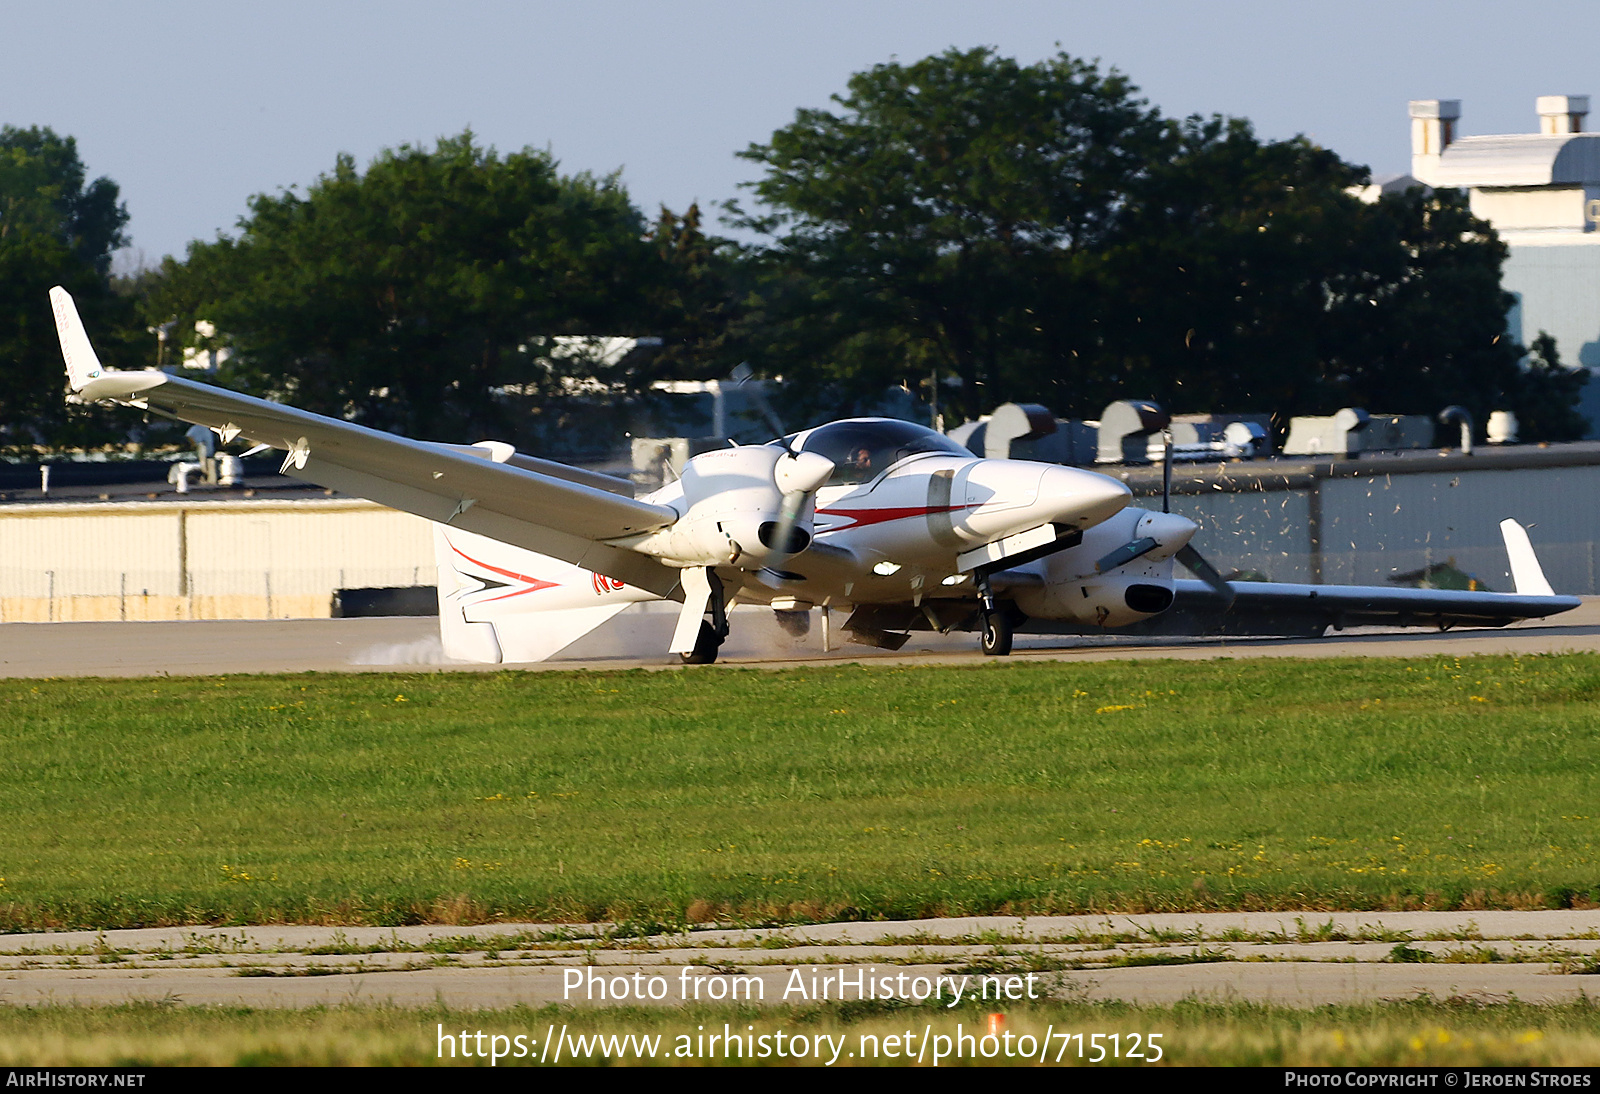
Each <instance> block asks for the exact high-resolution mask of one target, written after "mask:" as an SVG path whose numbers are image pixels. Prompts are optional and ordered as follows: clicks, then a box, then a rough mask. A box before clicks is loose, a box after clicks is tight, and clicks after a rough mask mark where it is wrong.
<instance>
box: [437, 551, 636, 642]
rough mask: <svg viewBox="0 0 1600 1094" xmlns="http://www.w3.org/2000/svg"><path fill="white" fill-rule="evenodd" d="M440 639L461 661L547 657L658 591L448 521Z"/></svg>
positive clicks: (441, 557) (441, 556)
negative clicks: (501, 540)
mask: <svg viewBox="0 0 1600 1094" xmlns="http://www.w3.org/2000/svg"><path fill="white" fill-rule="evenodd" d="M433 550H434V559H435V561H436V562H437V563H438V566H439V639H440V642H441V644H442V645H443V647H444V654H445V656H446V657H449V658H451V659H452V660H456V661H479V662H485V663H489V664H496V663H499V664H508V663H519V662H527V661H544V660H546V659H548V658H550V657H553V656H554V655H555V654H557V653H559V652H560V651H561V650H563V649H565V648H566V647H567V646H570V645H571V644H572V643H574V642H576V641H577V640H578V639H580V638H582V637H583V636H584V635H586V634H588V633H589V632H590V631H592V630H594V629H595V628H596V627H599V626H600V625H601V624H602V623H605V622H606V621H607V620H608V619H610V618H611V617H612V616H614V615H616V614H617V613H618V612H620V611H622V609H624V608H626V607H628V606H629V605H630V604H637V603H640V602H641V601H646V600H659V599H660V598H659V597H657V596H656V595H655V594H654V593H648V592H645V591H644V590H643V589H636V588H634V587H632V586H631V585H626V584H624V583H623V582H621V581H617V580H615V579H613V578H609V577H606V576H605V575H603V574H596V573H593V572H591V571H589V570H585V569H582V568H581V567H578V566H574V565H572V564H570V563H567V562H562V561H560V560H559V559H554V558H549V557H548V556H545V555H541V554H536V553H534V552H533V551H527V550H523V549H522V548H521V547H513V546H511V545H510V544H508V543H501V542H500V541H498V540H493V539H489V538H487V537H486V536H479V535H474V534H473V533H471V532H464V531H462V530H461V529H459V528H449V527H446V526H445V525H443V524H435V525H434V526H433Z"/></svg>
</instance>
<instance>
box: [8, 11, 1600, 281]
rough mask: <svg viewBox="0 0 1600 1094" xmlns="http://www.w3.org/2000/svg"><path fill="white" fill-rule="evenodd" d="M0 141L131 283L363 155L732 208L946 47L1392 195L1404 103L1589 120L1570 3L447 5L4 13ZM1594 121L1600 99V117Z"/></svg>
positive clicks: (1586, 70)
mask: <svg viewBox="0 0 1600 1094" xmlns="http://www.w3.org/2000/svg"><path fill="white" fill-rule="evenodd" d="M7 7H8V10H7V13H6V33H5V40H6V45H7V47H8V48H7V50H6V54H7V56H6V60H5V63H4V64H3V65H0V124H9V125H16V126H32V125H42V126H49V127H50V128H52V129H54V130H55V131H56V132H57V133H61V134H64V135H69V136H72V137H75V138H76V139H77V142H78V152H79V155H80V156H81V157H82V159H83V160H84V162H85V163H86V165H87V166H88V169H89V172H90V175H91V177H93V176H99V175H106V176H109V177H110V178H112V179H113V180H115V181H116V182H117V183H118V184H119V185H120V186H121V188H122V195H123V199H124V200H125V201H126V203H127V206H128V210H129V213H130V214H131V219H130V221H129V224H128V234H129V236H130V237H131V246H130V247H129V249H128V251H127V252H126V253H125V254H124V255H122V256H120V258H119V263H118V265H119V266H120V267H121V268H122V269H124V270H126V269H129V268H135V267H137V266H138V265H140V264H150V265H153V264H156V263H158V262H159V261H160V259H161V256H163V255H166V254H175V255H178V256H180V257H181V256H182V254H183V253H184V250H185V248H186V246H187V244H188V242H189V241H190V240H193V239H207V240H209V239H213V238H215V237H216V235H217V234H218V233H219V232H222V233H234V232H235V231H236V225H237V222H238V220H239V218H240V217H241V216H242V215H244V214H245V212H246V211H247V201H248V199H249V197H250V196H251V195H252V194H256V193H276V192H278V191H279V190H281V189H283V188H286V187H294V186H298V187H300V188H301V189H302V190H303V189H304V188H305V187H306V186H308V185H309V184H311V183H312V182H314V181H315V180H316V179H317V177H318V176H319V175H321V174H324V173H326V172H328V171H330V170H331V169H332V167H333V165H334V160H335V157H336V156H337V155H338V154H339V153H340V152H348V153H350V154H351V155H352V156H354V157H355V159H356V161H357V163H358V164H362V165H365V164H366V163H367V162H368V161H370V160H371V159H372V158H373V157H374V156H375V155H376V154H377V153H378V152H380V151H381V150H382V149H384V148H392V147H396V146H399V145H401V144H407V143H409V144H413V145H419V144H420V145H431V144H432V143H433V142H434V141H435V140H437V139H438V138H439V137H441V136H449V135H453V134H458V133H460V132H461V131H462V130H463V129H465V128H467V127H469V126H470V127H471V128H472V130H473V131H474V132H475V133H476V134H477V135H478V137H479V138H480V140H481V141H482V142H483V143H485V144H489V145H493V146H495V147H496V148H498V149H500V150H501V151H514V150H517V149H520V148H523V147H529V146H531V147H535V148H542V149H549V150H550V151H551V152H552V153H553V154H554V155H555V157H556V158H557V160H559V161H560V164H561V170H562V171H563V172H565V173H575V172H578V171H589V172H592V173H595V174H609V173H611V172H614V171H619V170H620V171H621V173H622V179H623V183H624V185H625V186H626V187H627V189H628V191H629V193H630V194H631V196H632V197H633V200H634V201H635V203H636V204H637V205H639V206H640V208H641V209H643V210H644V211H645V213H646V214H647V215H653V214H654V213H655V211H656V209H657V208H658V206H660V205H662V204H665V205H667V206H668V207H670V208H672V209H675V210H682V209H684V208H686V207H687V206H688V205H689V203H691V202H694V201H698V202H700V203H701V204H702V206H711V205H714V204H716V203H719V202H721V201H723V200H726V199H728V198H732V197H737V196H739V194H740V190H739V189H738V185H739V183H741V182H744V181H748V180H750V179H751V178H753V177H754V174H755V169H754V165H752V164H749V163H747V162H745V161H743V160H740V159H738V158H737V157H736V156H735V153H736V152H738V151H740V150H741V149H744V148H746V147H748V146H749V145H750V144H751V143H753V142H764V141H766V140H767V139H768V138H769V137H770V136H771V134H772V132H773V131H774V130H776V129H778V128H780V127H782V126H784V125H786V124H787V123H789V122H790V121H792V120H793V118H794V114H795V111H796V110H797V109H799V108H802V107H809V108H827V107H829V106H830V96H832V95H835V94H839V93H842V92H843V91H844V90H845V86H846V83H847V81H848V80H849V77H850V75H851V74H852V73H855V72H859V71H863V70H865V69H868V68H870V67H872V66H873V65H875V64H881V63H884V62H887V61H890V60H899V61H902V62H911V61H915V60H917V59H919V58H921V57H924V56H927V55H929V54H933V53H939V52H942V51H944V50H946V49H949V48H951V47H958V48H962V49H968V48H972V47H975V46H981V45H982V46H991V47H994V48H995V49H996V50H998V51H999V52H1000V53H1002V54H1004V55H1007V56H1011V57H1015V58H1017V59H1019V60H1021V61H1023V62H1025V63H1032V62H1035V61H1038V60H1041V59H1043V58H1046V57H1049V56H1052V55H1054V54H1055V53H1057V52H1058V51H1065V52H1066V53H1069V54H1072V55H1073V56H1076V57H1082V58H1088V59H1098V60H1099V61H1100V63H1101V65H1102V66H1103V67H1105V68H1113V67H1114V68H1116V69H1118V70H1120V71H1121V72H1123V73H1124V74H1126V75H1127V76H1128V77H1130V78H1131V79H1132V80H1133V82H1134V83H1135V84H1137V85H1138V86H1139V87H1140V88H1141V90H1142V94H1143V95H1144V97H1145V98H1146V99H1148V100H1149V102H1150V103H1151V104H1152V105H1154V106H1156V107H1158V108H1159V109H1160V110H1161V111H1162V112H1163V113H1164V114H1167V115H1169V116H1183V115H1187V114H1192V113H1200V114H1212V113H1221V114H1229V115H1234V116H1240V117H1246V118H1249V119H1250V120H1251V121H1252V122H1253V123H1254V124H1255V127H1256V131H1257V133H1258V134H1260V135H1261V136H1263V137H1270V138H1286V137H1292V136H1294V135H1296V134H1305V135H1306V136H1307V137H1310V138H1311V139H1313V140H1315V141H1316V142H1317V143H1319V144H1321V145H1324V146H1326V147H1328V148H1331V149H1333V150H1334V151H1336V152H1338V153H1339V154H1340V155H1342V156H1343V157H1344V158H1345V159H1347V160H1350V161H1352V162H1356V163H1361V164H1366V165H1368V166H1370V167H1371V168H1372V170H1373V172H1374V173H1375V174H1379V175H1382V174H1393V173H1398V172H1403V171H1406V170H1408V169H1409V167H1410V130H1409V127H1408V122H1407V112H1406V103H1407V101H1408V100H1410V99H1420V98H1445V99H1460V100H1462V120H1461V124H1460V128H1459V132H1460V133H1462V134H1463V135H1466V134H1475V133H1507V132H1532V131H1535V130H1536V129H1537V118H1536V116H1535V113H1534V99H1535V97H1536V96H1538V95H1556V94H1597V95H1600V79H1596V78H1595V75H1593V74H1594V73H1595V65H1594V61H1593V55H1594V50H1593V46H1592V45H1591V44H1590V29H1591V27H1590V24H1591V23H1592V22H1593V7H1592V5H1589V4H1584V3H1580V2H1576V0H1560V2H1557V0H1528V2H1523V3H1520V4H1517V5H1515V6H1513V5H1511V4H1509V3H1505V2H1502V3H1489V2H1488V0H1459V2H1457V3H1439V2H1407V0H1387V2H1373V0H1344V2H1342V3H1340V4H1337V5H1333V4H1286V3H1284V2H1283V0H1273V2H1259V0H1208V2H1193V3H1181V2H1177V0H1097V2H1093V3H1084V2H1079V0H1057V2H1054V3H1045V2H1039V0H989V2H987V3H973V2H972V0H922V2H917V3H913V2H907V0H878V2H874V0H854V2H850V3H845V2H836V0H786V2H785V3H782V4H779V3H773V2H770V0H767V2H764V0H739V2H731V0H680V2H678V3H671V4H668V3H646V2H643V0H585V2H583V3H575V2H562V3H557V2H549V0H521V2H496V0H476V2H475V0H456V2H453V3H449V4H445V3H420V2H415V0H394V2H389V3H372V2H360V0H322V2H320V3H314V2H306V0H275V2H274V3H272V4H251V5H242V4H216V3H190V2H177V0H171V2H160V0H157V2H153V3H145V4H123V5H116V4H112V3H110V2H109V0H103V2H100V3H89V2H85V0H54V2H52V3H51V4H48V5H46V4H26V5H25V4H21V3H14V4H10V5H7ZM1596 107H1597V114H1600V99H1597V100H1596Z"/></svg>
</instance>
